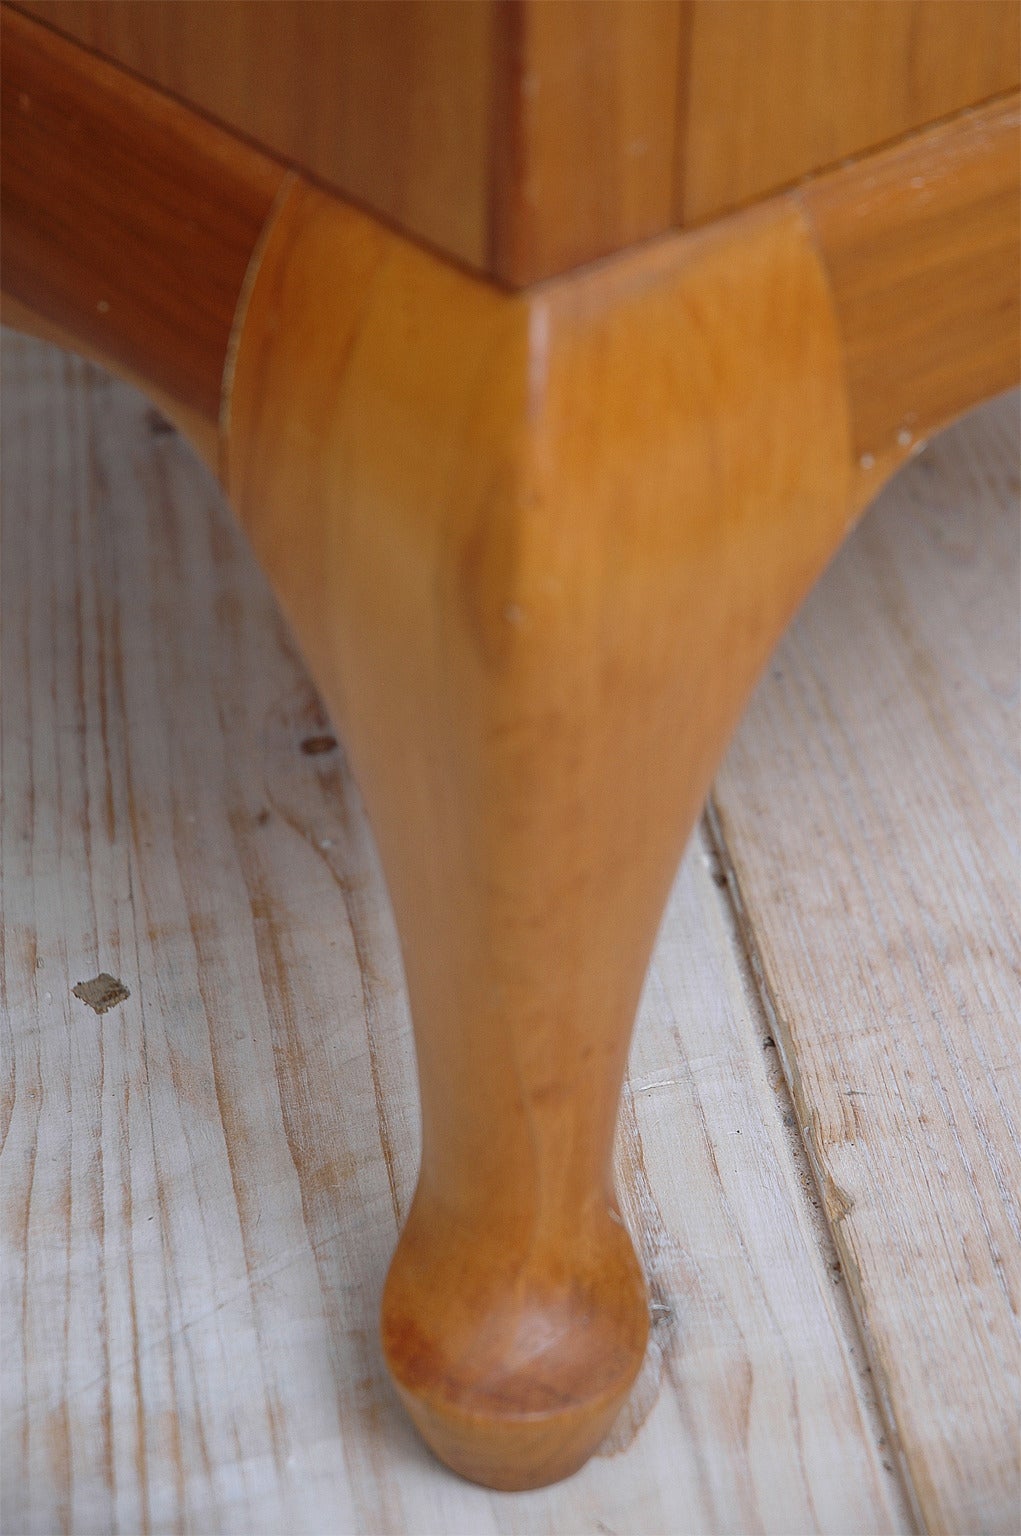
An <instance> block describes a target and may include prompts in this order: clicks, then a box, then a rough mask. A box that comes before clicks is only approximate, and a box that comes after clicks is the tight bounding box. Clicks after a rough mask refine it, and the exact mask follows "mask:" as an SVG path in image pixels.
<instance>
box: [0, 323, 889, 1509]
mask: <svg viewBox="0 0 1021 1536" xmlns="http://www.w3.org/2000/svg"><path fill="white" fill-rule="evenodd" d="M2 373H3V384H4V398H3V417H4V422H5V424H6V426H7V438H6V442H5V463H4V471H5V472H4V506H5V511H6V523H5V525H4V529H3V535H4V568H3V579H4V589H3V604H2V614H3V642H4V643H3V660H4V668H5V671H4V675H3V680H2V686H0V710H2V740H3V744H4V760H3V781H4V790H5V794H4V800H3V811H4V820H3V827H2V836H3V859H4V875H5V878H4V881H3V887H2V899H3V925H2V931H3V933H4V935H5V939H6V943H5V946H4V950H3V956H2V967H0V984H2V986H3V992H2V999H3V1001H2V1006H0V1018H2V1023H0V1034H2V1035H3V1038H4V1044H3V1047H2V1050H3V1055H4V1061H5V1063H6V1064H8V1065H9V1068H10V1073H9V1075H7V1074H5V1075H4V1076H3V1078H2V1079H0V1125H2V1126H3V1128H4V1130H5V1132H6V1140H5V1142H4V1148H3V1154H2V1159H0V1186H2V1191H3V1200H4V1206H3V1211H2V1216H0V1220H2V1228H3V1232H4V1242H3V1244H2V1245H0V1268H2V1271H3V1287H4V1289H3V1293H2V1298H0V1330H2V1344H3V1347H2V1349H0V1383H2V1392H3V1399H2V1412H0V1424H2V1454H3V1462H2V1477H0V1490H2V1491H0V1525H2V1526H3V1529H4V1530H5V1531H8V1532H11V1533H14V1532H17V1533H19V1536H55V1533H57V1532H61V1531H65V1530H72V1531H74V1532H75V1533H76V1536H92V1533H96V1536H99V1533H103V1536H106V1533H112V1532H119V1533H122V1536H135V1533H137V1532H139V1531H142V1530H146V1529H152V1530H163V1531H172V1530H184V1529H191V1530H196V1531H215V1532H217V1533H222V1536H228V1533H231V1532H238V1533H243V1536H254V1533H257V1532H265V1533H268V1536H279V1533H280V1532H281V1531H297V1532H309V1533H316V1536H321V1533H324V1532H347V1533H351V1536H357V1533H363V1536H375V1533H378V1532H380V1531H388V1532H391V1533H394V1536H400V1533H405V1532H406V1533H408V1536H420V1533H422V1532H424V1531H434V1532H440V1531H442V1532H451V1533H454V1536H479V1533H482V1536H497V1533H506V1536H520V1533H522V1532H535V1533H540V1532H544V1531H564V1532H591V1533H593V1536H594V1533H596V1532H598V1531H600V1529H603V1530H606V1529H609V1530H612V1531H622V1532H623V1531H627V1532H629V1533H632V1536H668V1533H670V1536H693V1533H700V1532H706V1533H708V1532H719V1533H724V1532H732V1531H735V1530H760V1531H763V1532H775V1533H777V1536H789V1533H790V1532H791V1531H792V1530H797V1531H802V1532H806V1533H807V1532H814V1531H824V1532H830V1533H834V1536H836V1533H839V1532H841V1531H847V1530H855V1531H876V1532H880V1531H881V1532H884V1533H892V1532H897V1531H907V1530H908V1529H910V1525H909V1522H908V1521H907V1519H906V1516H905V1512H904V1510H903V1508H902V1506H901V1503H900V1496H899V1490H898V1486H897V1480H896V1478H895V1477H894V1476H892V1475H891V1474H890V1473H889V1472H887V1471H886V1470H885V1468H884V1466H883V1464H882V1463H883V1460H884V1459H885V1460H889V1454H888V1452H887V1451H886V1450H885V1449H884V1447H882V1446H881V1445H880V1444H879V1443H878V1442H879V1440H880V1438H881V1437H882V1435H883V1433H884V1432H883V1430H882V1428H881V1427H880V1426H879V1425H878V1424H877V1422H876V1419H875V1415H874V1413H873V1411H872V1410H871V1408H870V1405H869V1401H868V1379H867V1376H866V1375H865V1373H864V1372H863V1371H862V1370H861V1349H860V1344H859V1342H858V1340H857V1338H856V1337H855V1333H854V1329H853V1326H849V1319H848V1309H847V1300H846V1294H845V1291H844V1287H843V1283H842V1281H841V1279H840V1277H839V1275H838V1274H836V1272H835V1270H834V1268H833V1264H834V1255H833V1254H832V1251H831V1250H830V1249H829V1248H828V1245H827V1240H826V1233H825V1231H824V1230H822V1229H821V1226H820V1219H819V1212H818V1211H817V1210H816V1209H815V1207H814V1205H813V1198H814V1191H813V1188H812V1184H811V1180H810V1179H808V1178H807V1177H806V1173H805V1169H804V1167H803V1165H802V1162H801V1160H800V1154H799V1149H798V1145H797V1143H798V1136H797V1133H796V1132H795V1131H793V1130H792V1129H791V1128H790V1127H789V1126H788V1125H787V1124H785V1123H784V1116H785V1115H786V1116H787V1118H788V1119H789V1118H790V1116H789V1107H790V1106H789V1103H788V1101H787V1099H786V1093H785V1089H784V1086H783V1083H782V1080H780V1074H779V1069H778V1065H777V1061H776V1051H775V1050H773V1049H772V1048H771V1047H769V1046H768V1045H764V1041H763V1034H762V1021H761V1019H760V1018H759V1017H758V1015H757V1012H756V1003H755V999H754V996H753V995H752V993H751V992H750V991H749V989H748V986H747V982H746V979H745V975H744V972H743V969H742V956H741V954H740V950H739V947H738V946H737V944H736V943H735V938H734V935H733V931H732V925H731V923H730V920H729V913H728V910H727V902H726V896H725V893H724V892H723V891H722V890H721V889H720V888H719V886H718V885H717V883H716V880H717V879H718V878H719V872H718V869H716V868H715V867H714V866H713V865H712V863H711V861H710V858H709V856H708V853H707V849H706V846H705V843H704V842H703V840H702V839H701V836H699V835H697V836H696V838H695V840H694V842H693V844H692V847H691V849H690V852H689V856H688V858H687V859H686V861H685V864H684V866H683V868H682V870H681V873H680V875H679V877H678V879H677V880H676V882H675V884H674V887H673V892H672V895H671V897H670V900H669V902H668V906H667V913H666V918H665V922H664V925H663V929H662V934H661V938H660V942H659V944H658V946H657V950H656V953H655V955H654V958H653V963H652V968H651V970H650V975H649V983H648V986H647V988H646V991H645V996H644V1002H643V1005H642V1009H641V1014H640V1021H639V1028H638V1031H637V1034H636V1039H635V1045H634V1049H633V1051H632V1055H631V1061H630V1072H629V1083H628V1087H627V1089H626V1092H625V1099H624V1113H623V1116H622V1125H621V1135H620V1138H619V1145H618V1178H619V1184H620V1190H621V1198H622V1207H623V1210H624V1213H625V1215H626V1217H627V1219H628V1222H629V1224H630V1226H631V1229H632V1231H633V1232H634V1234H635V1238H636V1242H637V1244H638V1247H639V1251H640V1252H641V1254H642V1258H643V1262H644V1264H645V1266H646V1269H647V1272H648V1275H649V1279H650V1285H651V1290H652V1297H653V1308H652V1316H653V1328H652V1341H651V1347H650V1350H649V1354H648V1357H647V1362H646V1366H645V1369H644V1371H643V1374H642V1376H641V1377H640V1378H639V1381H638V1383H637V1386H636V1389H635V1393H634V1395H633V1398H632V1401H631V1403H630V1404H629V1406H628V1408H627V1409H626V1410H625V1413H624V1415H623V1416H622V1420H621V1422H620V1424H619V1425H618V1427H617V1428H616V1430H615V1431H614V1433H613V1436H612V1438H611V1441H610V1442H609V1444H608V1445H607V1447H606V1452H605V1455H600V1456H597V1457H596V1458H594V1459H593V1460H592V1461H591V1462H590V1464H589V1465H588V1467H587V1468H586V1469H585V1470H584V1472H582V1473H581V1474H580V1475H579V1476H578V1477H576V1478H573V1479H571V1480H570V1481H569V1482H567V1483H562V1484H560V1485H558V1486H557V1487H556V1488H552V1489H549V1490H547V1491H545V1492H542V1493H532V1494H527V1495H524V1496H520V1497H515V1496H508V1495H506V1494H503V1495H491V1494H489V1493H487V1492H486V1491H485V1490H483V1489H480V1488H476V1487H472V1486H471V1485H469V1484H467V1483H462V1482H459V1481H456V1480H454V1479H452V1478H450V1477H448V1476H445V1475H443V1474H441V1473H440V1472H439V1470H438V1469H437V1468H436V1466H435V1464H433V1463H432V1460H431V1458H430V1457H428V1455H427V1454H426V1453H425V1452H424V1450H423V1449H422V1448H421V1446H420V1444H419V1443H418V1442H417V1440H416V1438H415V1436H414V1434H413V1433H412V1431H411V1429H410V1426H409V1425H408V1424H407V1421H406V1419H405V1417H404V1415H403V1413H402V1412H401V1409H400V1407H399V1404H398V1403H397V1402H396V1399H395V1396H394V1393H393V1391H392V1389H391V1388H390V1387H389V1385H388V1383H387V1379H386V1374H385V1372H384V1370H383V1367H382V1361H381V1359H380V1356H379V1350H378V1345H377V1344H376V1342H375V1333H376V1326H377V1313H378V1293H379V1285H380V1281H381V1278H382V1275H383V1272H384V1270H385V1267H386V1264H387V1261H388V1258H389V1252H390V1249H391V1247H392V1244H393V1241H394V1238H395V1236H396V1231H397V1225H398V1222H399V1220H400V1219H401V1217H402V1215H403V1213H404V1212H405V1211H406V1209H407V1206H408V1203H409V1201H410V1198H411V1195H412V1192H413V1188H414V1178H415V1168H416V1161H417V1151H418V1147H417V1125H418V1115H417V1105H416V1091H415V1081H414V1059H413V1046H412V1039H411V1024H410V1019H409V1016H408V1010H407V1005H406V1002H405V995H404V989H403V983H402V977H401V965H400V956H399V952H398V947H397V940H396V935H395V933H394V930H393V924H392V920H391V917H390V912H389V906H388V903H387V899H386V892H385V889H384V886H383V882H382V879H381V876H380V871H379V867H378V864H377V862H376V859H375V856H374V854H373V851H372V846H371V840H370V837H369V833H368V829H367V826H366V823H365V818H364V814H363V812H362V810H361V807H360V804H359V801H358V797H357V794H356V792H355V790H354V787H353V785H352V782H351V778H350V774H349V771H348V769H347V766H346V763H345V760H344V757H343V753H342V752H339V751H332V752H330V751H328V752H319V753H316V754H315V755H311V756H310V755H306V753H304V752H303V751H302V742H303V741H308V740H309V738H321V737H322V736H323V734H324V733H325V732H327V731H328V730H329V726H328V724H327V722H326V720H325V717H324V715H323V713H322V707H321V705H320V704H319V702H318V700H317V699H316V697H315V694H314V692H313V690H312V686H311V684H310V682H309V679H308V677H307V675H306V674H305V672H304V670H303V668H302V667H301V665H300V663H299V662H298V661H297V660H296V657H295V653H294V650H293V647H292V646H291V644H290V642H289V641H288V639H287V637H286V634H285V632H284V631H283V629H282V627H281V626H280V624H279V622H278V621H277V618H276V615H275V611H274V605H273V601H272V598H271V595H270V593H269V592H268V589H267V587H266V585H265V583H264V582H263V581H262V579H261V578H260V576H259V574H258V572H257V571H256V568H255V563H254V561H253V559H252V556H251V553H250V552H249V551H248V549H247V548H246V547H245V543H244V540H243V539H242V537H241V535H240V533H239V531H238V530H237V528H236V526H235V525H234V522H233V519H232V518H231V517H230V514H229V511H228V509H227V507H226V505H225V503H224V501H223V500H222V498H220V497H219V496H218V495H217V494H216V493H215V491H214V489H213V487H212V486H211V484H210V481H209V478H208V476H207V475H205V474H204V473H203V472H202V471H201V470H200V469H199V467H198V466H197V465H196V464H195V463H194V461H193V460H192V458H191V456H190V454H189V453H188V452H187V450H186V448H185V447H184V445H183V444H182V443H181V441H180V439H178V438H175V437H174V436H173V435H168V434H167V433H166V431H165V430H162V429H161V428H160V425H159V423H158V421H157V420H155V419H154V418H153V414H152V411H151V409H149V408H148V407H147V405H146V403H145V402H144V401H143V400H141V399H139V398H138V396H137V395H135V394H134V393H133V392H132V391H130V390H128V389H126V388H125V387H123V386H121V385H119V384H116V383H114V382H113V381H111V380H109V379H107V378H104V377H102V376H101V375H99V374H98V372H97V371H96V370H94V369H92V368H90V367H87V366H84V365H82V364H80V363H78V362H77V361H75V360H72V359H68V358H62V357H60V356H59V355H57V354H55V353H53V352H51V351H50V350H48V349H45V348H43V347H40V346H38V345H36V344H34V343H29V342H25V341H22V340H21V339H19V338H10V337H8V338H7V340H6V343H5V349H4V355H3V370H2ZM168 616H172V617H169V618H168ZM104 968H105V969H108V970H111V971H112V972H115V973H116V974H117V975H118V976H119V977H121V978H123V979H124V980H125V981H126V983H127V985H128V987H129V990H130V992H131V996H130V998H129V999H128V1001H127V1002H126V1003H124V1004H123V1005H122V1006H120V1007H117V1008H114V1009H113V1010H111V1011H110V1012H108V1013H106V1014H104V1015H103V1016H102V1017H98V1016H97V1015H95V1014H94V1013H92V1012H91V1011H90V1010H89V1009H88V1008H87V1007H85V1005H84V1004H82V1003H81V1002H79V1001H78V1000H77V999H76V998H75V997H73V996H72V988H73V987H74V985H75V984H76V983H77V982H78V981H80V980H83V979H85V978H88V977H92V976H94V975H95V974H96V973H97V972H98V971H100V970H102V969H104ZM856 1362H857V1364H856ZM795 1410H796V1411H795Z"/></svg>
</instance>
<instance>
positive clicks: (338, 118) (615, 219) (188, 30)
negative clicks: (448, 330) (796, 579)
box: [23, 0, 1021, 286]
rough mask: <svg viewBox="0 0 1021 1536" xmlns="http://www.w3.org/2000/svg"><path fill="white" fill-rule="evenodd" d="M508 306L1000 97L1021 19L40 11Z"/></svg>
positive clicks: (193, 3) (759, 3)
mask: <svg viewBox="0 0 1021 1536" xmlns="http://www.w3.org/2000/svg"><path fill="white" fill-rule="evenodd" d="M23 8H24V9H26V10H28V11H30V12H31V13H32V14H34V15H36V16H38V17H41V18H42V19H44V20H46V21H47V22H49V23H50V24H52V25H53V26H55V27H58V28H61V29H63V30H64V31H65V32H67V33H69V34H71V35H72V36H74V37H76V38H77V39H79V40H80V41H81V42H84V43H86V44H87V45H88V46H89V47H92V48H95V49H97V50H98V51H99V52H101V53H104V54H106V55H108V56H109V57H110V58H112V59H115V60H116V61H118V62H119V63H121V64H124V65H126V66H128V67H129V68H131V69H133V70H136V71H137V72H138V73H139V74H140V75H142V76H143V77H144V78H145V79H147V80H149V81H151V82H152V83H153V84H155V85H158V86H160V87H162V88H163V89H165V90H168V91H172V92H174V93H176V94H177V95H179V96H180V97H181V98H182V99H184V100H185V101H188V102H190V103H193V104H194V105H195V106H196V107H198V108H200V109H201V110H203V111H205V112H208V113H210V114H211V115H212V116H213V117H216V118H218V119H219V120H221V121H222V122H224V123H226V124H227V125H228V126H230V127H232V128H235V129H237V130H238V131H239V132H241V133H244V134H247V135H249V136H250V137H251V138H253V139H254V140H256V141H257V142H259V143H261V144H263V145H264V146H265V147H266V148H267V149H268V150H269V151H271V152H272V153H274V154H277V155H279V156H281V157H282V158H284V159H286V160H289V161H291V162H292V163H294V164H295V165H296V166H297V167H298V168H299V169H300V170H302V171H304V172H306V173H308V174H310V175H312V176H313V177H318V178H320V179H322V180H323V181H324V182H326V183H328V184H329V185H330V186H331V187H332V188H333V189H334V190H336V191H337V192H339V193H341V194H342V195H344V196H346V197H349V198H353V199H354V200H356V201H358V202H361V203H363V204H364V205H365V206H367V207H369V208H371V209H372V210H374V211H375V212H376V213H378V214H380V215H381V216H382V217H383V218H384V219H387V220H390V221H393V222H395V223H396V224H398V225H399V226H400V227H402V228H403V229H405V230H407V231H408V232H410V233H411V234H413V235H417V236H420V237H421V238H423V239H425V240H427V241H428V242H430V243H431V244H433V245H435V246H437V247H438V248H439V249H440V250H442V251H444V252H446V253H447V254H448V255H451V256H453V257H455V258H456V259H458V260H459V261H463V262H466V263H468V264H470V265H471V266H474V267H476V268H477V269H479V270H481V271H485V272H488V273H489V274H490V275H492V276H493V277H496V278H498V279H499V280H500V281H502V282H505V283H509V284H511V285H512V286H525V285H527V284H529V283H533V282H537V281H539V280H541V279H543V278H546V277H549V276H551V275H553V274H555V273H557V272H560V271H563V270H565V269H567V268H569V267H573V266H576V265H580V264H581V263H583V262H586V261H591V260H592V259H593V258H595V257H599V256H604V255H607V254H608V253H610V252H612V251H615V250H617V249H619V248H621V247H623V246H625V245H628V244H630V243H632V242H634V241H638V240H642V239H645V238H647V237H649V236H651V235H656V234H661V233H664V232H665V231H667V230H668V229H669V228H671V226H672V225H674V224H680V225H682V226H686V225H691V224H696V223H701V222H703V221H705V220H706V219H708V218H710V217H715V216H717V215H719V214H721V213H725V212H728V211H730V210H732V209H733V208H735V207H736V206H738V205H739V204H742V203H745V202H749V201H752V200H753V199H756V198H761V197H764V196H766V195H767V194H769V193H772V192H775V191H777V190H778V189H779V188H781V187H783V186H784V185H786V184H788V183H791V182H794V181H796V180H797V179H798V178H800V177H802V176H805V175H807V174H808V173H809V172H812V171H815V170H818V169H820V168H822V167H825V166H829V165H834V164H836V163H837V162H838V161H839V160H841V159H842V158H844V157H846V156H850V155H860V154H862V153H864V152H865V151H867V150H869V149H872V148H875V147H877V146H878V145H880V144H883V143H885V142H886V141H888V140H890V139H892V138H895V137H897V136H898V135H901V134H904V133H907V132H909V131H910V130H911V129H914V128H918V127H921V126H922V125H923V124H925V123H927V122H930V121H932V120H934V119H936V118H941V117H946V116H948V115H950V114H953V113H956V112H959V111H960V110H962V109H963V108H965V107H969V106H972V105H974V104H976V103H979V102H983V101H985V100H986V99H987V98H989V97H992V96H994V95H996V94H998V93H1001V92H1005V91H1009V90H1013V89H1015V88H1016V87H1017V85H1018V82H1019V78H1021V67H1019V55H1021V22H1019V15H1021V8H1019V5H1018V0H825V3H824V4H823V3H816V4H813V3H808V0H626V3H622V0H507V3H494V0H473V3H467V4H466V3H461V0H370V3H364V4H363V3H348V0H338V3H321V0H258V3H252V0H242V3H238V0H188V4H186V5H182V4H180V3H178V0H146V3H145V4H138V3H137V0H31V3H26V4H25V5H24V7H23Z"/></svg>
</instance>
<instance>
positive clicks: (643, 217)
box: [489, 0, 686, 287]
mask: <svg viewBox="0 0 1021 1536" xmlns="http://www.w3.org/2000/svg"><path fill="white" fill-rule="evenodd" d="M685 22H686V17H685V11H684V6H683V4H681V3H678V0H629V3H628V4H626V5H619V4H615V3H607V0H566V3H565V0H549V3H544V4H541V5H535V4H532V3H530V0H512V3H511V4H509V5H501V6H498V7H497V29H498V30H497V40H498V43H499V51H498V52H497V54H496V60H495V71H494V73H495V79H496V90H497V92H498V95H497V98H496V104H495V112H494V133H493V166H492V192H491V204H492V222H493V245H492V249H491V252H490V259H489V271H490V272H491V273H492V274H493V275H494V276H496V277H498V278H500V279H501V280H502V281H504V282H507V283H509V284H510V285H511V286H512V287H524V286H526V285H527V284H529V283H533V282H537V281H539V280H540V279H542V278H545V277H549V276H551V275H552V274H553V273H556V272H562V271H565V270H566V269H567V268H569V267H575V266H579V265H581V264H582V263H583V262H586V261H591V260H592V259H593V258H595V257H598V256H605V255H608V254H610V253H611V252H613V251H616V250H619V249H621V248H622V247H624V246H627V245H631V244H633V243H634V242H636V241H639V240H644V239H647V238H648V237H649V236H651V235H658V234H662V233H663V232H664V231H665V230H668V229H669V228H670V226H671V224H672V223H673V205H674V175H675V143H674V130H673V124H674V123H675V121H676V117H677V111H678V95H679V91H680V90H681V89H682V83H681V81H680V80H679V75H678V66H679V63H680V58H681V45H682V41H683V38H684V31H683V29H684V25H685Z"/></svg>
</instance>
